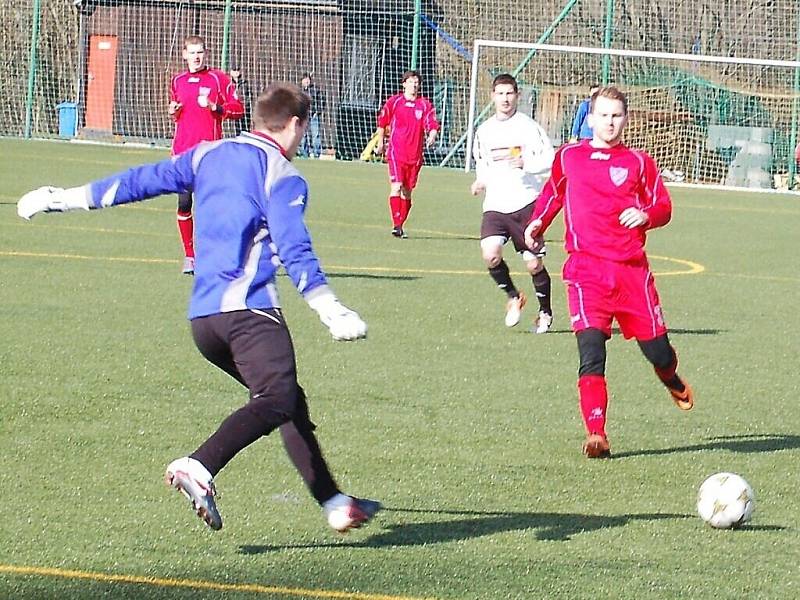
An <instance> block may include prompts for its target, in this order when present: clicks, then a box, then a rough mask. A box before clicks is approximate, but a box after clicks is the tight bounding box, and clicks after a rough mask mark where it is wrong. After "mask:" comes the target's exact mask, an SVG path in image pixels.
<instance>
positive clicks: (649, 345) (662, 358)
mask: <svg viewBox="0 0 800 600" xmlns="http://www.w3.org/2000/svg"><path fill="white" fill-rule="evenodd" d="M638 343H639V348H641V350H642V354H644V355H645V358H647V360H649V361H650V363H651V364H652V365H653V366H654V367H655V368H656V369H666V368H667V367H669V366H670V365H671V364H672V363H673V361H674V360H675V350H674V349H673V348H672V345H671V344H670V343H669V337H667V334H664V335H660V336H658V337H657V338H654V339H652V340H647V341H646V342H638Z"/></svg>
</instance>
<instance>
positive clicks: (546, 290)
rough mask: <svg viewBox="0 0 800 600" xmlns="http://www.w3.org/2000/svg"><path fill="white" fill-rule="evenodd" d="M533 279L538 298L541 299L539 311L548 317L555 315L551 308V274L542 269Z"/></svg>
mask: <svg viewBox="0 0 800 600" xmlns="http://www.w3.org/2000/svg"><path fill="white" fill-rule="evenodd" d="M531 279H533V289H535V290H536V297H537V298H538V299H539V310H541V311H543V312H546V313H547V314H548V315H552V314H553V309H552V307H551V306H550V273H548V272H547V269H546V268H544V267H542V270H541V271H539V272H538V273H536V275H533V276H532V277H531Z"/></svg>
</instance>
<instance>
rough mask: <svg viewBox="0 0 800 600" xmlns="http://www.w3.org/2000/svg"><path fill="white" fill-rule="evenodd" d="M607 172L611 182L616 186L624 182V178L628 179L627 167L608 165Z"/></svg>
mask: <svg viewBox="0 0 800 600" xmlns="http://www.w3.org/2000/svg"><path fill="white" fill-rule="evenodd" d="M608 174H609V176H610V177H611V182H612V183H613V184H614V185H615V186H617V187H619V186H621V185H622V184H623V183H625V180H626V179H628V169H625V168H623V167H609V168H608Z"/></svg>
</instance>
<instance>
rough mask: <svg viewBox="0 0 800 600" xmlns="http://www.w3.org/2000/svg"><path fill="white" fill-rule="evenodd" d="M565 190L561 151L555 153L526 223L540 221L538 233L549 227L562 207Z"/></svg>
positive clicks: (565, 182) (565, 179)
mask: <svg viewBox="0 0 800 600" xmlns="http://www.w3.org/2000/svg"><path fill="white" fill-rule="evenodd" d="M566 189H567V178H566V176H565V175H564V166H563V164H562V149H559V150H558V151H557V152H556V156H555V158H554V159H553V168H552V169H551V171H550V177H549V178H548V179H547V182H546V183H545V184H544V187H543V188H542V191H541V192H540V193H539V197H538V198H536V204H535V205H534V206H533V213H531V218H530V219H529V220H528V223H530V222H531V221H535V220H536V219H541V221H542V227H541V229H540V230H539V233H540V234H541V233H544V231H545V230H546V229H547V228H548V227H550V224H551V223H552V222H553V219H555V218H556V215H558V213H559V211H561V208H562V207H563V206H564V193H565V191H566Z"/></svg>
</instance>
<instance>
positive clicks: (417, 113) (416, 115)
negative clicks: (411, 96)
mask: <svg viewBox="0 0 800 600" xmlns="http://www.w3.org/2000/svg"><path fill="white" fill-rule="evenodd" d="M414 116H415V117H417V121H419V120H420V119H421V118H422V109H420V108H417V109H415V110H414Z"/></svg>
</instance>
